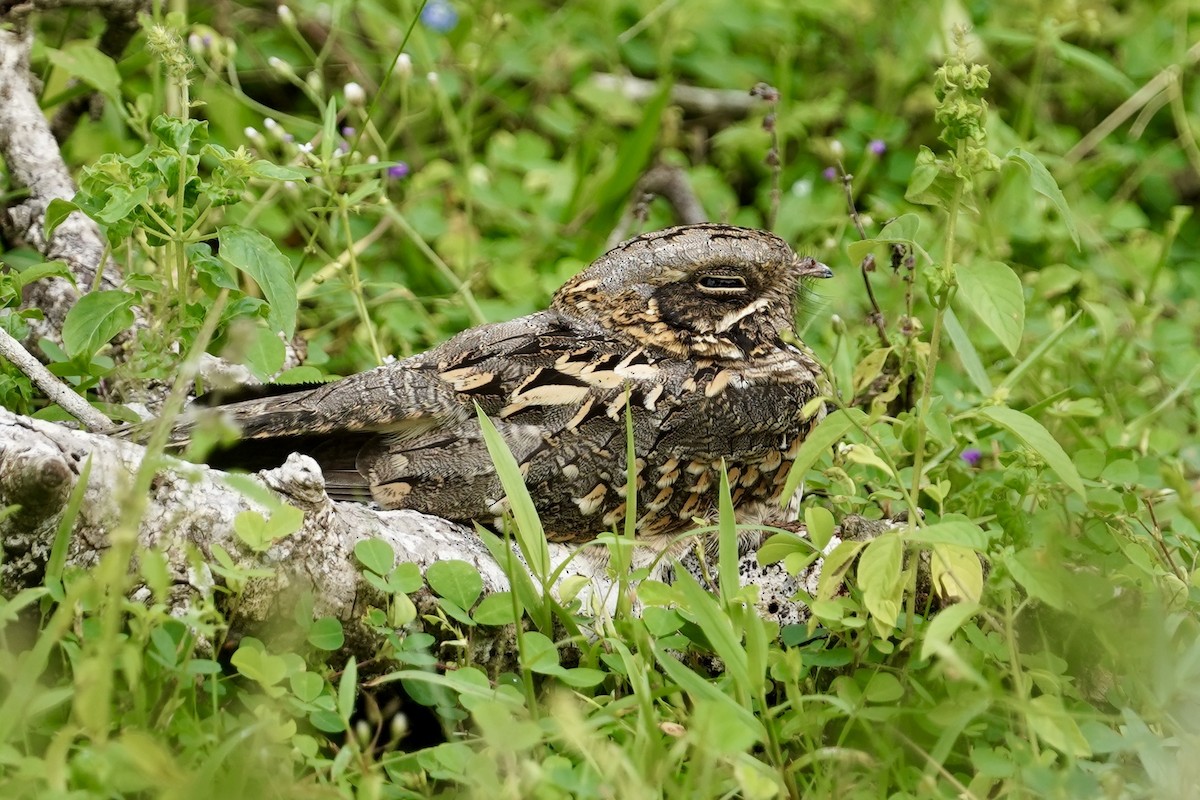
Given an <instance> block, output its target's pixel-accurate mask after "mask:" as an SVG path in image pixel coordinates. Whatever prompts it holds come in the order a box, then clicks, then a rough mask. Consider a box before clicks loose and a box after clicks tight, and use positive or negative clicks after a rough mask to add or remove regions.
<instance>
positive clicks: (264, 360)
mask: <svg viewBox="0 0 1200 800" xmlns="http://www.w3.org/2000/svg"><path fill="white" fill-rule="evenodd" d="M286 357H287V348H286V347H285V346H284V344H283V339H280V338H279V334H278V333H276V332H275V331H273V330H270V329H268V328H260V327H256V328H255V329H254V335H253V338H252V339H251V340H250V342H249V346H248V347H247V348H246V350H245V352H244V353H242V360H243V361H244V362H245V364H246V366H247V367H249V368H250V371H251V372H253V373H254V377H256V378H258V379H259V380H260V381H267V380H270V378H271V376H272V375H274V374H275V373H276V372H278V371H279V368H280V367H282V366H283V360H284V359H285V358H286Z"/></svg>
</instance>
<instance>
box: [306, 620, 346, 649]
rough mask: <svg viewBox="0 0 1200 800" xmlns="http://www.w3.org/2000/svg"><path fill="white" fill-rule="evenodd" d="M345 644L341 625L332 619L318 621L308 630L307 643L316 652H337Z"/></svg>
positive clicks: (344, 635)
mask: <svg viewBox="0 0 1200 800" xmlns="http://www.w3.org/2000/svg"><path fill="white" fill-rule="evenodd" d="M345 642H346V634H345V633H344V632H343V631H342V623H341V622H339V621H338V620H336V619H334V618H333V617H324V618H322V619H319V620H317V621H316V622H314V623H313V624H312V627H311V628H309V629H308V643H309V644H311V645H312V646H313V647H315V648H317V649H318V650H338V649H340V648H341V646H342V645H343V644H345Z"/></svg>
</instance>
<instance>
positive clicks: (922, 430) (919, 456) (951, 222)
mask: <svg viewBox="0 0 1200 800" xmlns="http://www.w3.org/2000/svg"><path fill="white" fill-rule="evenodd" d="M963 151H964V147H963V143H962V142H959V145H958V161H959V162H960V163H961V162H962V158H963ZM962 195H963V181H962V179H959V180H958V181H956V182H955V184H954V195H953V196H952V197H951V199H950V207H949V208H948V209H947V210H946V213H947V215H948V219H947V220H946V247H945V251H944V253H943V254H942V259H943V261H942V269H941V272H942V276H941V277H942V280H943V282H944V284H945V289H944V290H943V292H942V294H941V296H940V297H938V298H937V300H936V301H935V306H936V308H935V313H934V316H933V330H932V331H931V332H930V334H929V357H928V358H927V359H926V362H925V380H924V381H923V382H922V385H921V397H920V399H919V400H918V402H917V442H916V445H915V446H914V448H913V478H912V500H913V502H917V501H918V500H919V499H920V497H921V473H922V471H923V469H924V462H925V437H926V433H927V431H928V428H929V424H928V422H929V420H928V418H929V406H930V404H931V396H932V394H933V374H934V372H936V371H937V363H938V356H939V355H940V351H941V344H942V327H943V325H942V322H943V318H944V317H945V315H946V309H947V308H949V307H950V301H951V300H952V299H953V297H954V237H955V232H956V229H957V227H958V212H959V208H960V207H961V205H962ZM916 524H917V523H916V522H915V520H911V519H910V520H909V525H910V526H914V525H916Z"/></svg>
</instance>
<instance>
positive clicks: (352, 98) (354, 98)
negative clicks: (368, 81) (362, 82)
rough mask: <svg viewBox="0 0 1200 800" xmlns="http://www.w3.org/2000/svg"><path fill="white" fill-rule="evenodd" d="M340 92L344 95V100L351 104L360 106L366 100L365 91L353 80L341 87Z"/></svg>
mask: <svg viewBox="0 0 1200 800" xmlns="http://www.w3.org/2000/svg"><path fill="white" fill-rule="evenodd" d="M342 94H344V95H345V96H346V102H347V103H348V104H350V105H352V106H361V105H362V104H363V103H366V102H367V93H366V91H364V90H363V87H361V86H359V85H358V84H357V83H354V82H353V81H351V82H350V83H347V84H346V85H345V86H343V87H342Z"/></svg>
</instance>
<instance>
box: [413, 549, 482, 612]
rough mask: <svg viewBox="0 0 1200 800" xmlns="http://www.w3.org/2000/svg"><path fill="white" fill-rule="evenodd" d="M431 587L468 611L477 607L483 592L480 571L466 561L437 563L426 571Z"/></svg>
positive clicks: (454, 560)
mask: <svg viewBox="0 0 1200 800" xmlns="http://www.w3.org/2000/svg"><path fill="white" fill-rule="evenodd" d="M425 580H427V581H429V587H430V588H431V589H433V590H434V591H435V592H437V593H438V594H439V595H440V596H442V597H444V598H446V599H447V600H449V601H451V602H453V603H455V604H457V605H458V606H459V607H460V608H462V609H464V610H466V609H469V608H470V607H471V606H473V605H475V601H476V600H478V599H479V595H480V593H482V592H483V579H482V578H480V577H479V570H478V569H476V568H475V567H474V566H472V565H471V564H469V563H468V562H466V561H460V560H458V559H451V560H448V561H435V562H433V563H432V564H430V565H429V569H427V570H425Z"/></svg>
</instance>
